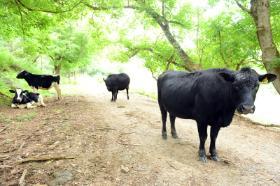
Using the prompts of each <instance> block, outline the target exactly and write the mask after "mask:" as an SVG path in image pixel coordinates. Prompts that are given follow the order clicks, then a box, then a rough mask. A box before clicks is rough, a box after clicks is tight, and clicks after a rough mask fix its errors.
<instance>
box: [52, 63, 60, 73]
mask: <svg viewBox="0 0 280 186" xmlns="http://www.w3.org/2000/svg"><path fill="white" fill-rule="evenodd" d="M60 70H61V64H56V65H54V74H56V75H60Z"/></svg>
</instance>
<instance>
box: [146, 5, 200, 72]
mask: <svg viewBox="0 0 280 186" xmlns="http://www.w3.org/2000/svg"><path fill="white" fill-rule="evenodd" d="M145 11H146V13H147V14H148V15H150V16H151V17H152V18H153V19H154V20H155V21H156V22H157V23H158V24H159V26H160V27H161V29H162V31H163V33H164V35H165V36H166V38H167V40H168V41H169V43H170V44H171V45H172V46H173V48H174V49H175V51H176V52H177V53H178V54H179V57H180V58H181V60H182V61H183V62H184V68H185V69H186V70H188V71H193V70H198V69H199V65H197V64H195V63H194V62H193V61H192V60H191V58H190V57H189V56H188V55H187V53H186V52H185V51H184V50H183V48H182V47H181V45H180V44H179V42H178V41H177V40H176V39H175V37H174V36H173V35H172V33H171V31H170V28H169V24H168V21H167V20H166V19H165V17H163V16H160V15H159V14H158V13H157V12H156V11H154V10H153V9H150V8H145Z"/></svg>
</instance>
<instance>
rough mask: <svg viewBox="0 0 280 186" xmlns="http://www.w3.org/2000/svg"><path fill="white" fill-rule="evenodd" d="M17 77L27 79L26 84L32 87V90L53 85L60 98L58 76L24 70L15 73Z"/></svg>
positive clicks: (48, 87)
mask: <svg viewBox="0 0 280 186" xmlns="http://www.w3.org/2000/svg"><path fill="white" fill-rule="evenodd" d="M17 78H18V79H25V81H27V83H28V85H29V86H30V87H31V88H32V89H33V91H35V90H36V91H38V89H50V88H52V87H54V88H55V90H56V93H57V96H58V99H61V90H60V87H59V83H60V76H52V75H37V74H32V73H30V72H27V71H26V70H24V71H22V72H20V73H19V74H18V75H17Z"/></svg>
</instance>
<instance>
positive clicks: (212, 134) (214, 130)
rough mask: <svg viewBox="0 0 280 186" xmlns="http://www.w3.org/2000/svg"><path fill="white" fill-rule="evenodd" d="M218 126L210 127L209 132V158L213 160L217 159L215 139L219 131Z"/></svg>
mask: <svg viewBox="0 0 280 186" xmlns="http://www.w3.org/2000/svg"><path fill="white" fill-rule="evenodd" d="M219 130H220V127H211V132H210V138H211V142H210V149H209V151H210V154H211V159H212V160H214V161H219V158H218V154H217V151H216V139H217V136H218V133H219Z"/></svg>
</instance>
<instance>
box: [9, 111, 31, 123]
mask: <svg viewBox="0 0 280 186" xmlns="http://www.w3.org/2000/svg"><path fill="white" fill-rule="evenodd" d="M35 116H36V113H35V112H29V113H26V114H24V115H20V116H16V117H15V118H14V120H15V121H17V122H26V121H31V120H33V119H34V118H35Z"/></svg>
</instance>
